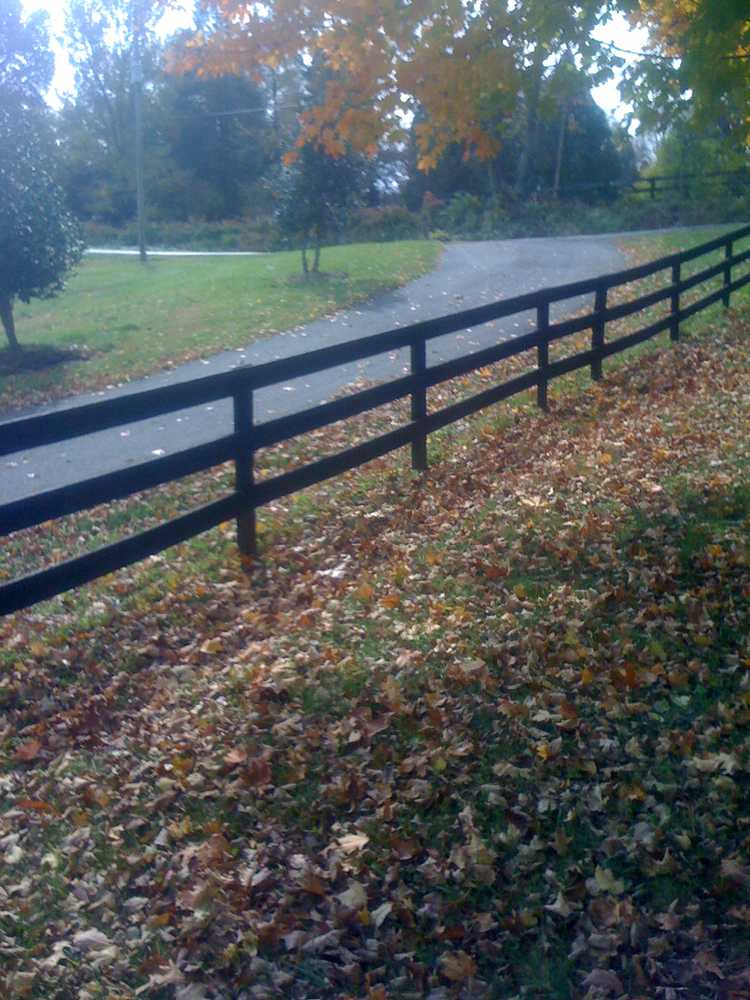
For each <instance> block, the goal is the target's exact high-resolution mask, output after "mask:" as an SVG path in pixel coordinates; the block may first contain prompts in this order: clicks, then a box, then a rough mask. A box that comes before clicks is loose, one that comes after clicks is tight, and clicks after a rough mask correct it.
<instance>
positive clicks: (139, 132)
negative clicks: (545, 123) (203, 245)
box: [130, 0, 146, 264]
mask: <svg viewBox="0 0 750 1000" xmlns="http://www.w3.org/2000/svg"><path fill="white" fill-rule="evenodd" d="M133 15H134V16H133ZM130 24H131V34H132V39H131V73H130V80H131V83H132V87H133V111H134V115H135V198H136V214H137V220H138V255H139V257H140V259H141V263H142V264H145V263H146V220H145V215H146V196H145V192H144V186H143V64H142V62H141V40H142V37H143V16H142V11H141V4H140V3H139V2H138V0H135V2H134V3H133V5H132V7H131V22H130Z"/></svg>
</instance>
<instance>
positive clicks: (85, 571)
mask: <svg viewBox="0 0 750 1000" xmlns="http://www.w3.org/2000/svg"><path fill="white" fill-rule="evenodd" d="M748 236H750V226H746V227H744V228H742V229H738V230H735V231H733V232H731V233H728V234H727V235H726V236H721V237H719V238H718V239H714V240H711V241H710V242H708V243H704V244H702V245H701V246H698V247H695V248H693V249H691V250H687V251H684V252H683V253H678V254H672V255H670V256H668V257H662V258H661V259H659V260H657V261H653V262H652V263H648V264H644V265H641V266H638V267H633V268H629V269H628V270H625V271H620V272H618V273H616V274H608V275H604V276H601V277H597V278H591V279H588V280H586V281H577V282H574V283H572V284H568V285H561V286H558V287H556V288H546V289H542V290H541V291H538V292H532V293H530V294H527V295H519V296H517V297H515V298H512V299H505V300H502V301H499V302H495V303H492V304H490V305H483V306H479V307H477V308H474V309H467V310H465V311H463V312H459V313H454V314H452V315H450V316H441V317H439V318H437V319H431V320H426V321H424V322H420V323H415V324H414V325H413V326H409V327H404V328H402V329H398V330H390V331H388V332H385V333H379V334H375V335H373V336H369V337H363V338H361V339H359V340H353V341H349V342H348V343H345V344H340V345H336V346H333V347H325V348H322V349H320V350H316V351H311V352H309V353H307V354H300V355H297V356H295V357H291V358H288V359H284V360H281V361H272V362H270V363H268V364H263V365H257V366H247V367H245V368H240V369H236V370H234V371H231V372H226V373H223V374H220V375H210V376H208V377H206V378H200V379H195V380H192V381H190V382H183V383H179V384H177V385H171V386H165V387H162V388H158V389H149V390H146V391H145V392H137V393H133V394H131V395H126V396H122V397H120V398H118V399H112V400H105V401H102V402H97V403H90V404H87V405H85V406H77V407H73V408H71V409H67V410H64V411H62V412H57V413H52V414H45V415H42V416H36V417H28V418H25V419H21V420H15V421H11V422H9V423H6V424H3V425H0V457H2V456H4V455H9V454H13V453H15V452H19V451H26V450H28V449H30V448H37V447H40V446H43V445H51V444H55V443H60V442H63V441H69V440H71V439H72V438H76V437H80V436H83V435H87V434H92V433H94V432H96V431H101V430H106V429H107V428H111V427H118V426H121V425H122V424H127V423H132V422H135V421H139V420H145V419H148V418H151V417H156V416H160V415H162V414H165V413H172V412H174V411H177V410H181V409H185V408H187V407H192V406H199V405H202V404H205V403H211V402H214V401H215V400H218V399H225V398H231V399H232V400H233V402H234V430H233V432H232V433H231V434H227V435H225V436H223V437H220V438H218V439H216V440H214V441H210V442H208V443H207V444H201V445H197V446H195V447H191V448H187V449H186V450H184V451H182V452H179V453H177V454H175V455H168V456H165V457H162V458H158V459H154V460H150V461H148V462H143V463H141V464H140V465H137V466H131V467H129V468H125V469H121V470H119V471H117V472H112V473H107V474H106V475H102V476H96V477H94V478H91V479H87V480H84V481H82V482H78V483H74V484H72V485H70V486H63V487H61V488H58V489H52V490H48V491H46V492H42V493H39V494H37V495H36V496H32V497H29V498H25V499H23V500H17V501H13V502H11V503H6V504H4V505H2V506H0V537H4V536H6V535H9V534H10V533H12V532H14V531H19V530H21V529H23V528H30V527H33V526H34V525H39V524H42V523H43V522H45V521H47V520H50V519H53V518H60V517H63V516H64V515H67V514H74V513H76V512H78V511H82V510H87V509H89V508H91V507H94V506H96V505H98V504H104V503H109V502H110V501H112V500H118V499H121V498H123V497H128V496H131V495H132V494H134V493H138V492H140V491H142V490H147V489H150V488H152V487H155V486H159V485H161V484H163V483H168V482H172V481H174V480H177V479H180V478H181V477H183V476H187V475H190V474H192V473H196V472H201V471H204V470H206V469H209V468H212V467H214V466H217V465H220V464H222V463H224V462H229V461H231V462H234V465H235V489H234V492H233V493H231V494H230V495H229V496H225V497H223V498H221V499H219V500H216V501H214V502H213V503H210V504H207V505H205V506H203V507H199V508H197V509H195V510H191V511H189V512H188V513H185V514H183V515H181V516H180V517H177V518H174V519H173V520H171V521H168V522H166V523H164V524H161V525H159V526H158V527H155V528H150V529H148V530H146V531H142V532H140V533H139V534H136V535H133V536H131V537H128V538H125V539H123V540H121V541H118V542H114V543H112V544H110V545H105V546H103V547H102V548H99V549H96V550H95V551H93V552H89V553H87V554H85V555H81V556H77V557H76V558H73V559H70V560H68V561H67V562H63V563H59V564H57V565H55V566H52V567H50V568H49V569H44V570H41V571H39V572H35V573H31V574H29V575H28V576H24V577H22V578H19V579H16V580H13V581H10V582H8V583H5V584H3V585H2V586H0V614H8V613H9V612H12V611H17V610H19V609H21V608H26V607H30V606H31V605H32V604H35V603H36V602H37V601H42V600H44V599H45V598H49V597H53V596H55V595H56V594H61V593H64V592H65V591H67V590H70V589H72V588H73V587H78V586H80V585H81V584H84V583H87V582H89V581H91V580H95V579H97V578H98V577H101V576H104V575H105V574H107V573H111V572H112V571H114V570H117V569H121V568H123V567H125V566H129V565H131V564H132V563H135V562H139V561H140V560H142V559H145V558H146V557H147V556H149V555H153V554H155V553H157V552H160V551H162V550H163V549H166V548H168V547H169V546H171V545H175V544H176V543H178V542H182V541H185V540H186V539H188V538H193V537H194V536H195V535H198V534H200V533H201V532H203V531H206V530H208V529H209V528H213V527H215V526H216V525H218V524H221V523H222V522H225V521H228V520H231V519H236V521H237V529H238V531H237V534H238V544H239V547H240V550H241V551H242V552H243V553H246V554H249V553H252V552H253V551H254V550H255V511H256V510H257V508H258V507H261V506H263V505H264V504H267V503H270V502H271V501H273V500H275V499H278V498H279V497H283V496H288V495H289V494H292V493H296V492H298V491H299V490H302V489H305V487H307V486H312V485H314V484H315V483H320V482H323V481H324V480H326V479H329V478H330V477H332V476H336V475H338V474H340V473H342V472H345V471H347V470H349V469H354V468H357V467H358V466H361V465H363V464H364V463H365V462H369V461H371V460H372V459H374V458H378V457H380V456H382V455H385V454H387V453H388V452H390V451H393V450H394V449H396V448H401V447H403V446H404V445H407V444H409V445H411V457H412V465H413V468H414V469H417V470H423V469H425V468H426V466H427V437H428V435H429V434H431V433H432V432H434V431H436V430H438V429H439V428H441V427H445V426H447V425H448V424H452V423H454V422H455V421H457V420H461V419H462V418H463V417H467V416H469V415H470V414H473V413H476V412H477V411H479V410H481V409H483V408H484V407H487V406H490V405H492V404H493V403H497V402H499V401H500V400H503V399H508V398H509V397H510V396H514V395H516V393H520V392H523V391H525V390H528V389H531V388H534V387H535V388H536V392H537V402H538V405H539V406H540V407H542V408H546V407H547V387H548V385H549V383H550V382H551V381H552V380H553V379H555V378H559V377H560V376H561V375H565V374H567V373H569V372H573V371H576V370H577V369H579V368H584V367H590V369H591V377H592V378H594V379H600V378H601V377H602V362H603V361H604V360H605V359H606V358H608V357H610V356H612V355H614V354H618V353H619V352H620V351H624V350H627V349H628V348H629V347H633V346H635V345H636V344H639V343H641V342H643V341H645V340H648V339H649V338H651V337H654V336H656V335H657V334H658V333H661V332H662V331H665V330H669V332H670V335H671V339H672V340H677V339H678V337H679V332H680V323H681V322H682V321H684V320H686V319H687V318H688V317H690V316H693V315H695V314H696V313H698V312H700V311H701V310H703V309H706V308H708V307H709V306H711V305H712V304H714V303H716V302H719V301H722V302H723V303H724V305H725V306H727V307H728V306H729V301H730V295H731V294H732V292H734V291H737V290H738V289H740V288H742V287H743V286H744V285H746V284H748V283H750V272H748V273H743V274H742V275H741V276H740V277H737V278H733V274H732V269H733V268H734V267H737V266H739V265H741V264H743V263H745V262H747V261H750V250H745V251H743V252H741V253H735V252H734V244H735V243H736V242H737V241H739V240H741V239H744V238H746V237H748ZM722 249H723V250H724V257H723V259H722V260H720V261H719V262H718V263H716V264H712V265H711V266H709V267H706V268H704V269H703V270H701V271H699V272H698V273H696V274H693V275H691V276H689V277H687V278H683V277H682V272H681V269H682V267H683V265H684V264H686V263H688V262H689V261H693V260H696V259H698V258H700V257H703V256H704V255H706V254H709V253H713V252H716V251H718V250H722ZM662 271H667V272H668V273H669V278H670V282H669V284H668V285H666V286H665V287H662V288H658V289H657V290H655V291H651V292H648V293H647V294H645V295H641V296H640V297H638V298H636V299H633V300H630V301H626V302H623V303H620V304H617V305H613V306H610V305H608V304H607V296H608V293H609V291H610V289H612V288H616V287H618V286H622V285H625V284H627V283H629V282H632V281H636V280H638V279H642V278H646V277H648V276H650V275H654V274H657V273H659V272H662ZM719 277H723V281H722V284H721V287H719V288H718V289H716V290H714V291H710V292H709V293H708V294H705V295H703V297H701V298H700V299H698V300H697V301H696V302H693V303H692V304H690V305H689V306H686V307H683V306H681V303H680V297H681V295H682V294H683V293H685V292H687V291H688V290H690V289H693V288H697V287H698V286H699V285H701V284H703V283H705V282H707V281H710V280H711V279H713V278H719ZM591 294H593V296H594V308H593V310H592V311H590V312H587V313H586V314H585V315H581V316H576V317H575V318H573V319H567V320H564V321H562V322H554V323H553V322H551V321H550V306H551V304H552V303H555V302H561V301H565V300H568V299H573V298H577V297H579V296H584V295H591ZM662 302H664V303H666V302H669V305H670V308H669V312H668V314H667V315H665V316H663V317H662V318H660V319H657V320H656V321H654V322H650V323H649V324H648V325H646V326H644V327H643V328H642V329H639V330H637V331H635V332H633V333H629V334H627V335H624V336H620V337H618V339H616V340H613V341H608V340H607V338H606V336H605V333H606V327H607V323H610V322H612V321H614V320H619V319H622V318H624V317H626V316H630V315H633V314H635V313H638V312H641V311H643V310H645V309H648V308H650V307H652V306H655V305H657V304H659V303H662ZM528 310H536V314H537V323H536V329H535V330H534V331H533V332H531V333H527V334H524V335H522V336H519V337H515V338H513V339H511V340H505V341H502V342H500V343H497V344H495V345H493V346H491V347H487V348H484V349H482V350H479V351H475V352H474V353H472V354H468V355H464V356H463V357H460V358H458V359H456V360H453V361H446V362H442V363H440V364H436V365H432V366H430V367H428V366H427V363H426V345H427V341H428V340H432V339H434V338H436V337H442V336H445V335H446V334H450V333H455V332H457V331H459V330H465V329H467V328H469V327H474V326H478V325H480V324H482V323H487V322H490V321H492V320H497V319H500V318H502V317H507V316H512V315H514V314H516V313H522V312H526V311H528ZM584 330H590V331H591V346H590V348H589V349H588V350H585V351H580V352H578V353H576V354H573V355H571V356H569V357H565V358H563V359H562V360H559V361H550V355H549V347H550V344H552V343H553V342H555V341H559V340H561V339H562V338H564V337H569V336H571V335H573V334H576V333H579V332H581V331H584ZM400 348H409V350H410V352H411V372H410V374H408V375H404V376H402V377H400V378H396V379H393V380H391V381H389V382H385V383H382V384H379V385H376V386H375V387H373V388H369V389H364V390H361V391H357V392H353V393H351V394H349V395H347V396H345V397H343V398H341V399H337V400H334V401H333V402H328V403H321V404H320V405H318V406H313V407H311V408H309V409H307V410H304V411H303V412H301V413H295V414H292V415H291V416H286V417H280V418H278V419H275V420H269V421H267V422H264V423H262V424H256V423H255V422H254V420H253V393H254V392H255V391H256V390H258V389H261V388H264V387H266V386H274V385H277V384H279V383H281V382H286V381H288V380H289V379H292V378H297V377H299V376H305V375H311V374H313V373H314V372H319V371H323V370H325V369H329V368H334V367H336V366H338V365H341V364H345V363H347V362H352V361H359V360H362V359H365V358H371V357H374V356H376V355H379V354H383V353H385V352H389V351H394V350H397V349H400ZM534 348H535V349H536V352H537V364H536V367H535V368H533V369H532V370H531V371H528V372H525V373H524V374H521V375H516V376H515V377H513V378H511V379H509V380H508V381H506V382H502V383H500V384H499V385H494V386H492V387H490V388H487V389H485V390H484V391H483V392H480V393H478V394H477V395H474V396H471V397H470V398H468V399H463V400H461V401H460V402H457V403H453V404H451V405H450V406H446V407H444V408H443V409H440V410H438V411H436V412H433V413H430V412H429V411H428V406H427V390H428V388H429V387H431V386H436V385H439V384H440V383H443V382H446V381H448V380H449V379H453V378H456V377H457V376H461V375H465V374H467V373H469V372H471V371H474V370H476V369H478V368H482V367H484V366H486V365H490V364H493V363H495V362H498V361H501V360H503V359H505V358H510V357H514V356H515V355H518V354H521V353H523V352H524V351H528V350H530V349H534ZM406 396H410V397H411V420H410V422H409V423H407V424H405V425H404V426H401V427H399V428H397V429H395V430H392V431H389V432H388V433H386V434H381V435H379V436H378V437H375V438H372V439H371V440H368V441H365V442H363V443H362V444H358V445H355V446H353V447H350V448H346V449H345V450H344V451H341V452H338V453H337V454H334V455H329V456H327V457H324V458H320V459H318V460H316V461H313V462H310V463H309V464H307V465H303V466H301V467H298V468H295V469H293V470H291V471H289V472H284V473H282V474H280V475H277V476H274V477H273V478H270V479H266V480H263V481H261V482H255V481H254V477H253V459H254V454H255V452H256V451H258V450H259V449H260V448H268V447H270V446H271V445H275V444H279V443H280V442H283V441H288V440H290V439H292V438H294V437H297V436H298V435H300V434H304V433H307V432H309V431H313V430H317V429H319V428H322V427H326V426H328V425H330V424H333V423H335V422H337V421H340V420H344V419H347V418H350V417H354V416H355V415H357V414H361V413H365V412H367V411H369V410H372V409H374V408H375V407H378V406H382V405H384V404H386V403H390V402H392V401H394V400H397V399H402V398H404V397H406Z"/></svg>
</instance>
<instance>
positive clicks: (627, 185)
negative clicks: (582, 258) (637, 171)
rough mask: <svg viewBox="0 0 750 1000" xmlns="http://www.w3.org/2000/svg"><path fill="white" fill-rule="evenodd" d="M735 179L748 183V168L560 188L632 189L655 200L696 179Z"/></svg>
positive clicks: (572, 190)
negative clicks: (658, 196)
mask: <svg viewBox="0 0 750 1000" xmlns="http://www.w3.org/2000/svg"><path fill="white" fill-rule="evenodd" d="M708 179H711V180H718V179H722V180H730V179H731V180H734V181H739V182H744V183H747V181H748V179H750V174H748V170H747V168H739V169H737V170H707V171H705V172H704V173H701V174H691V173H684V174H652V175H651V176H648V177H635V178H633V179H632V180H627V181H612V180H603V181H587V182H585V183H580V184H563V185H562V187H561V188H560V193H561V194H575V193H576V192H581V193H583V192H585V191H593V192H598V193H600V194H607V193H613V192H617V191H630V192H632V193H633V194H647V195H649V197H650V198H651V199H652V200H653V199H655V198H656V197H657V195H660V194H666V193H667V192H668V191H679V192H681V193H683V194H684V193H686V192H689V191H690V185H691V184H692V183H693V182H694V181H700V182H701V183H705V181H706V180H708Z"/></svg>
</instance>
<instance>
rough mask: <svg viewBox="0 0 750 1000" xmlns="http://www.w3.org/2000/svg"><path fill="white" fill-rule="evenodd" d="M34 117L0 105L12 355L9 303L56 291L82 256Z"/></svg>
mask: <svg viewBox="0 0 750 1000" xmlns="http://www.w3.org/2000/svg"><path fill="white" fill-rule="evenodd" d="M11 104H15V107H11V106H9V105H11ZM39 115H40V113H39V112H38V111H37V110H36V109H30V108H29V107H24V106H23V104H22V103H21V102H11V101H7V100H4V102H3V105H2V106H0V319H1V320H2V323H3V328H4V330H5V335H6V337H7V338H8V343H9V345H10V349H11V350H12V351H18V350H19V343H18V340H17V338H16V329H15V321H14V317H13V303H14V300H15V299H16V298H19V299H21V301H22V302H28V301H29V299H31V298H49V297H50V296H53V295H55V294H56V293H57V292H59V291H61V290H62V288H63V285H64V278H65V275H66V274H67V273H68V271H69V270H70V269H71V268H72V267H73V266H74V265H75V264H76V263H77V262H78V261H79V260H80V258H81V254H82V253H83V241H82V240H81V233H80V227H79V225H78V223H77V221H76V220H75V219H74V218H73V216H72V215H71V214H70V212H69V211H68V209H67V208H66V205H65V197H64V195H63V193H62V191H61V189H60V188H59V186H58V185H57V184H56V183H55V181H54V179H53V177H52V174H51V171H50V167H49V161H48V154H47V151H46V149H45V143H44V141H43V136H42V126H41V121H40V117H39Z"/></svg>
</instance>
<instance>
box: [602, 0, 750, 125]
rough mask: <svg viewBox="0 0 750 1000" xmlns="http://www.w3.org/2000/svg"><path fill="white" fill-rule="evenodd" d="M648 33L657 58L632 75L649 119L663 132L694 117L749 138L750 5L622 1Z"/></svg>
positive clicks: (741, 0)
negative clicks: (672, 125)
mask: <svg viewBox="0 0 750 1000" xmlns="http://www.w3.org/2000/svg"><path fill="white" fill-rule="evenodd" d="M621 6H622V7H623V9H624V10H625V11H626V12H627V13H628V14H629V16H630V18H631V20H632V22H633V23H634V24H639V25H641V26H644V27H646V28H648V29H649V33H650V42H651V48H652V53H651V54H650V55H649V56H647V57H646V58H644V59H642V60H640V62H639V63H638V64H637V65H636V66H635V67H634V69H633V70H632V71H631V72H630V74H629V80H628V96H630V97H631V98H632V99H633V100H634V101H635V103H636V107H637V110H638V113H639V115H640V116H641V118H642V120H643V121H644V122H645V123H646V124H647V125H651V126H657V127H664V126H665V125H668V124H671V123H673V122H674V121H676V120H678V119H679V118H681V117H682V118H684V117H685V116H686V115H688V114H689V115H691V116H693V118H694V122H695V124H696V125H697V126H698V127H699V128H701V127H703V125H705V124H708V125H712V124H713V123H715V122H716V121H723V122H725V123H726V124H727V126H728V127H729V128H730V129H731V130H732V132H734V133H735V134H738V135H739V136H740V137H741V139H742V141H747V139H748V137H749V136H750V10H749V9H748V4H747V0H720V2H717V0H621Z"/></svg>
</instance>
